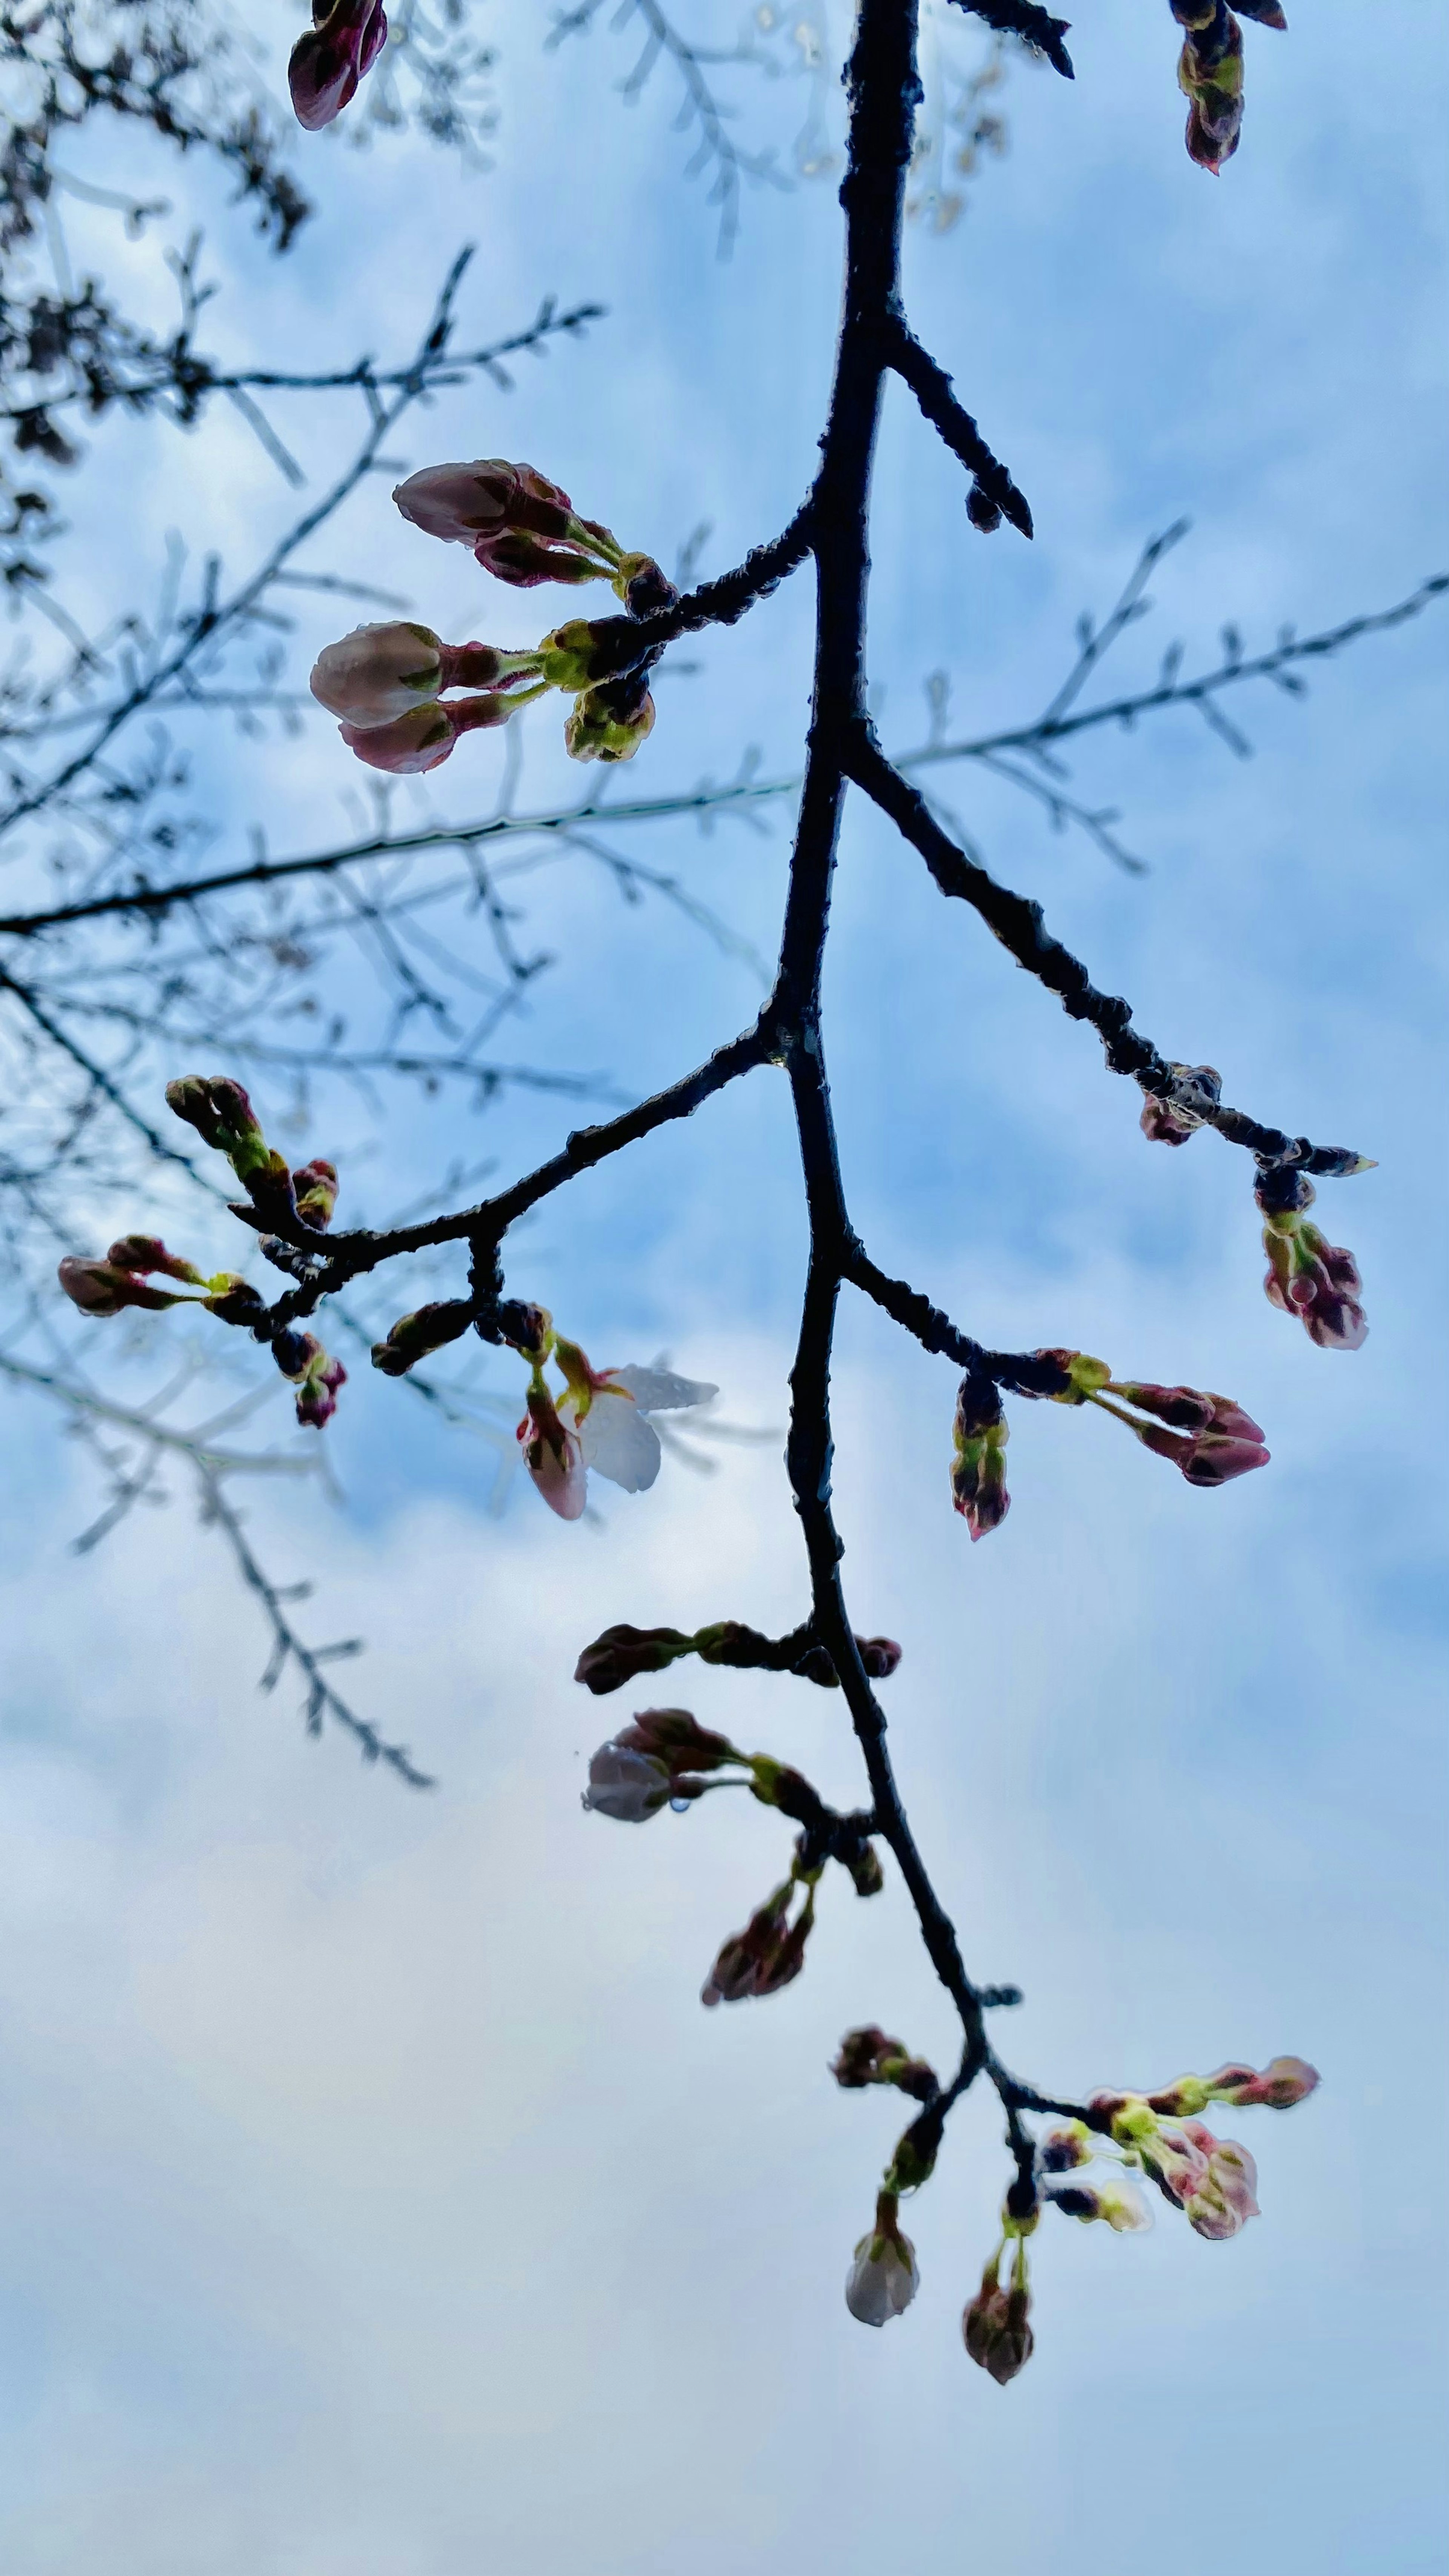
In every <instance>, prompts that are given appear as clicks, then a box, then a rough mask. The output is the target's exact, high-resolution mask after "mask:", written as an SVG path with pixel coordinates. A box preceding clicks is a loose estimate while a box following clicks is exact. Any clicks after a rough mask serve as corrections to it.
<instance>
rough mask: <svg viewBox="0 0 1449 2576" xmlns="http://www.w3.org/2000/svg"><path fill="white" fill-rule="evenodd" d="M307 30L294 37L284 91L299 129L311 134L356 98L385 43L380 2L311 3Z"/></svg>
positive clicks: (317, 0)
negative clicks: (286, 93)
mask: <svg viewBox="0 0 1449 2576" xmlns="http://www.w3.org/2000/svg"><path fill="white" fill-rule="evenodd" d="M312 21H313V23H312V25H311V26H310V27H309V28H307V30H306V31H305V33H304V34H303V35H300V36H299V37H298V38H297V41H296V43H295V45H294V46H293V47H292V57H291V60H290V62H289V63H288V65H287V87H288V88H289V90H290V91H291V93H292V107H293V110H294V112H295V115H296V118H297V122H298V124H299V125H303V126H305V127H306V129H307V131H308V133H309V134H315V133H317V132H318V131H319V129H320V128H321V127H322V126H324V125H330V124H331V123H332V120H333V118H334V117H336V116H340V115H341V113H342V110H343V109H344V107H346V106H347V105H348V103H349V102H350V100H351V99H353V98H354V97H355V96H356V93H357V84H358V82H359V81H361V80H364V79H365V78H366V76H367V74H368V73H369V72H370V71H371V69H372V66H373V64H374V63H375V62H376V60H377V57H378V55H379V54H380V53H381V51H382V48H383V46H384V44H385V43H386V41H387V19H386V17H385V15H384V13H383V8H382V0H333V5H332V6H331V7H330V8H329V7H328V6H327V5H326V0H312Z"/></svg>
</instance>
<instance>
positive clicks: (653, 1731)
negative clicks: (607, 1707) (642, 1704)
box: [614, 1708, 747, 1773]
mask: <svg viewBox="0 0 1449 2576" xmlns="http://www.w3.org/2000/svg"><path fill="white" fill-rule="evenodd" d="M614 1740H615V1742H616V1743H618V1744H626V1745H630V1746H632V1747H633V1748H634V1750H635V1751H636V1752H639V1753H647V1754H648V1755H649V1757H650V1759H651V1761H655V1762H662V1763H663V1764H664V1766H665V1769H666V1770H667V1771H669V1772H671V1773H673V1772H680V1771H718V1770H720V1769H721V1767H722V1766H723V1765H724V1764H725V1763H726V1762H740V1763H743V1762H745V1761H746V1760H747V1756H746V1755H745V1754H743V1753H738V1752H736V1750H735V1747H734V1746H733V1745H732V1744H731V1742H730V1740H729V1738H728V1736H727V1735H716V1734H715V1733H714V1731H713V1729H712V1728H710V1727H707V1726H700V1725H699V1724H698V1723H697V1722H696V1720H695V1719H694V1718H693V1717H691V1715H690V1713H689V1710H688V1709H687V1708H645V1709H641V1710H640V1711H639V1713H638V1715H637V1716H636V1717H635V1719H634V1720H633V1722H632V1724H631V1725H629V1726H624V1727H621V1728H620V1730H619V1733H618V1735H617V1736H616V1737H615V1739H614Z"/></svg>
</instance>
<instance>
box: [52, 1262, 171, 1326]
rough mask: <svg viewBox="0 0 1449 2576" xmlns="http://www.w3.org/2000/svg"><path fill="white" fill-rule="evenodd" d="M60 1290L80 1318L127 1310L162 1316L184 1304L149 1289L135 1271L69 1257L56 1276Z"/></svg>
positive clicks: (114, 1263)
mask: <svg viewBox="0 0 1449 2576" xmlns="http://www.w3.org/2000/svg"><path fill="white" fill-rule="evenodd" d="M57 1277H58V1278H59V1280H60V1284H61V1286H62V1288H63V1289H64V1290H65V1293H66V1295H67V1297H68V1298H69V1299H70V1302H71V1304H72V1305H73V1306H78V1307H79V1308H80V1311H81V1313H82V1314H83V1315H119V1314H120V1313H122V1311H123V1310H124V1308H126V1307H127V1306H139V1307H142V1308H144V1309H145V1310H146V1311H147V1312H148V1313H151V1314H157V1315H159V1314H162V1313H164V1312H165V1310H166V1308H167V1307H168V1306H181V1305H185V1304H186V1303H187V1300H186V1299H185V1298H183V1297H175V1296H172V1295H170V1294H169V1293H168V1291H167V1290H166V1289H164V1288H148V1287H147V1285H146V1282H145V1280H144V1279H142V1278H139V1277H138V1276H137V1274H136V1272H135V1271H134V1270H126V1269H123V1268H122V1267H121V1265H120V1264H119V1263H116V1262H110V1261H83V1260H80V1259H78V1258H77V1256H76V1255H75V1254H74V1253H68V1254H67V1256H66V1258H65V1260H64V1261H62V1263H61V1264H60V1268H59V1270H58V1272H57Z"/></svg>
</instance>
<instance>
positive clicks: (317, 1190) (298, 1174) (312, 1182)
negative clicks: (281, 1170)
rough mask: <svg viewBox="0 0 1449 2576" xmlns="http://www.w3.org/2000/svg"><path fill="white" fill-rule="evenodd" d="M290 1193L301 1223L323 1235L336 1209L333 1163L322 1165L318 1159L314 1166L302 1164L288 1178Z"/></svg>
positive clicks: (335, 1173) (335, 1182)
mask: <svg viewBox="0 0 1449 2576" xmlns="http://www.w3.org/2000/svg"><path fill="white" fill-rule="evenodd" d="M292 1192H293V1196H294V1197H295V1199H296V1202H297V1214H298V1216H299V1217H300V1218H301V1220H302V1223H303V1224H304V1225H311V1226H315V1227H316V1229H317V1231H318V1233H319V1234H321V1233H323V1232H325V1230H326V1228H327V1227H328V1226H329V1225H330V1224H331V1223H332V1212H333V1209H334V1208H335V1207H336V1205H337V1167H336V1165H335V1163H324V1162H323V1161H322V1160H321V1159H320V1157H319V1159H318V1160H317V1161H316V1162H314V1163H303V1164H302V1165H301V1166H300V1168H299V1169H298V1170H297V1171H295V1172H294V1173H293V1174H292Z"/></svg>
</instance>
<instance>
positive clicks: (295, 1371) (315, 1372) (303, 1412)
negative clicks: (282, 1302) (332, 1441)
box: [272, 1332, 347, 1431]
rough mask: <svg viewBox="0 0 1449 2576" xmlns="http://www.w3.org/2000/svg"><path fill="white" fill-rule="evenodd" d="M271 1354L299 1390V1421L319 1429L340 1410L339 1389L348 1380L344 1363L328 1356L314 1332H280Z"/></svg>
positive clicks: (315, 1429) (283, 1373) (311, 1428)
mask: <svg viewBox="0 0 1449 2576" xmlns="http://www.w3.org/2000/svg"><path fill="white" fill-rule="evenodd" d="M272 1357H273V1359H274V1360H275V1361H276V1363H277V1366H278V1368H279V1369H280V1370H281V1372H282V1375H283V1377H285V1378H290V1379H291V1380H292V1382H293V1384H294V1385H295V1387H296V1389H297V1420H298V1421H299V1422H301V1423H304V1424H305V1425H306V1426H307V1427H308V1429H310V1430H314V1431H320V1430H321V1429H322V1428H323V1426H324V1424H326V1423H328V1422H330V1421H331V1419H332V1416H333V1414H334V1413H335V1412H336V1410H337V1390H338V1388H339V1387H340V1386H345V1385H346V1383H347V1371H346V1369H345V1368H344V1367H343V1365H342V1362H341V1361H340V1360H334V1359H331V1358H329V1356H328V1354H327V1352H326V1351H324V1349H323V1348H322V1345H321V1343H320V1342H319V1341H318V1339H317V1336H316V1334H315V1333H298V1332H282V1333H278V1334H277V1335H276V1337H275V1339H274V1341H273V1343H272Z"/></svg>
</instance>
